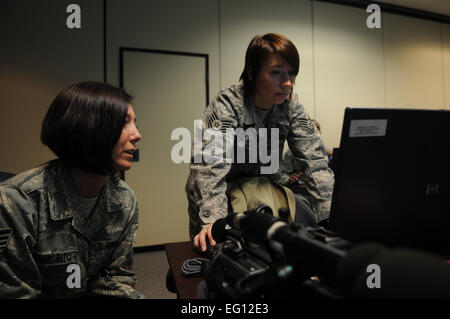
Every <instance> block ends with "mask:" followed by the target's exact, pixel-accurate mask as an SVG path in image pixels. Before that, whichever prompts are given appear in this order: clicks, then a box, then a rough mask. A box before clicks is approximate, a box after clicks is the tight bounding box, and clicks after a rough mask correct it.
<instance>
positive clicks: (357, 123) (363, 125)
mask: <svg viewBox="0 0 450 319" xmlns="http://www.w3.org/2000/svg"><path fill="white" fill-rule="evenodd" d="M386 127H387V120H383V119H380V120H352V121H351V122H350V137H368V136H385V135H386Z"/></svg>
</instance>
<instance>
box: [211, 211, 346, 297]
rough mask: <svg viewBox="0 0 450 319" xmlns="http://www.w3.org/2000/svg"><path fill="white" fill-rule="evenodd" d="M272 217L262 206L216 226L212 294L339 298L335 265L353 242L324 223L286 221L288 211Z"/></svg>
mask: <svg viewBox="0 0 450 319" xmlns="http://www.w3.org/2000/svg"><path fill="white" fill-rule="evenodd" d="M279 215H280V217H275V216H273V213H272V210H271V209H270V207H268V206H265V205H258V206H257V207H255V208H254V209H252V210H249V211H247V212H245V213H243V214H231V215H228V216H227V217H226V218H225V219H222V220H219V221H218V222H216V224H214V226H213V237H214V238H215V239H216V241H217V242H218V243H217V244H216V246H214V247H210V248H211V249H210V253H209V257H210V260H211V262H210V263H209V264H208V265H207V266H206V267H205V268H204V272H203V275H204V278H205V280H206V283H207V286H208V290H209V292H210V295H211V297H212V298H231V299H243V298H269V299H270V298H297V297H311V296H319V297H323V298H340V297H341V294H340V293H339V291H337V290H336V289H335V288H334V286H336V285H335V283H334V282H333V281H334V272H335V267H336V264H337V263H338V262H339V261H340V260H341V259H342V258H343V257H344V256H345V254H346V252H345V251H346V250H347V249H348V248H349V247H350V243H348V242H347V241H345V240H344V239H342V238H340V237H339V236H337V235H336V234H334V233H332V232H330V231H328V230H326V229H324V228H323V227H316V228H310V227H302V226H301V225H299V224H295V223H290V222H288V217H287V216H289V211H287V212H286V211H280V214H279Z"/></svg>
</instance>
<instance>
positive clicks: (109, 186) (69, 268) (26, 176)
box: [0, 160, 141, 298]
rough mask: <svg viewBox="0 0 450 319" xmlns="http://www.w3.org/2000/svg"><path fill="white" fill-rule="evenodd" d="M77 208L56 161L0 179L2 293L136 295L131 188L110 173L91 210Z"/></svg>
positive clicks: (135, 219) (135, 210) (70, 183)
mask: <svg viewBox="0 0 450 319" xmlns="http://www.w3.org/2000/svg"><path fill="white" fill-rule="evenodd" d="M78 207H79V205H78V203H77V196H76V192H75V190H74V183H73V180H72V177H71V174H70V170H69V168H68V167H66V165H65V164H64V163H63V162H62V161H60V160H55V161H52V162H50V163H47V164H45V165H43V166H40V167H38V168H35V169H32V170H29V171H27V172H24V173H21V174H19V175H16V176H15V177H13V178H11V179H9V180H7V181H6V182H4V183H3V184H2V185H0V298H35V297H38V298H75V297H86V296H92V297H94V296H103V297H122V298H138V297H141V295H140V294H139V293H138V292H137V291H136V290H135V289H134V285H135V282H136V278H135V274H134V273H133V272H132V271H131V264H132V252H133V245H134V242H135V237H136V232H137V227H138V206H137V201H136V199H135V196H134V193H133V191H132V190H131V189H130V187H129V186H128V185H127V184H125V183H124V182H123V181H121V180H119V179H118V178H117V179H116V178H112V177H108V178H107V180H106V183H105V185H104V187H103V188H102V190H101V192H100V194H99V196H98V201H97V203H96V206H95V208H94V210H93V211H92V212H91V214H83V213H80V210H79V209H78ZM77 280H78V281H77ZM77 282H78V283H77Z"/></svg>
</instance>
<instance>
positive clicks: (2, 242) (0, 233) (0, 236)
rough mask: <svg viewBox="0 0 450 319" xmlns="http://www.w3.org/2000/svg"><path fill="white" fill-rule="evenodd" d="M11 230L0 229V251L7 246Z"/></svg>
mask: <svg viewBox="0 0 450 319" xmlns="http://www.w3.org/2000/svg"><path fill="white" fill-rule="evenodd" d="M11 234H12V229H11V228H1V229H0V250H2V249H3V248H5V247H6V246H7V245H8V241H9V237H11Z"/></svg>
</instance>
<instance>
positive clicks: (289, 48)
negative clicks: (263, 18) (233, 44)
mask: <svg viewBox="0 0 450 319" xmlns="http://www.w3.org/2000/svg"><path fill="white" fill-rule="evenodd" d="M271 54H278V55H280V56H281V57H282V58H283V59H284V60H285V61H286V62H287V63H288V64H289V65H290V66H291V67H292V68H293V69H294V71H295V75H297V74H298V70H299V67H300V57H299V54H298V51H297V48H296V47H295V45H294V44H293V43H292V42H291V40H289V39H288V38H286V37H285V36H284V35H281V34H278V33H267V34H265V35H263V36H261V35H257V36H256V37H254V38H253V39H252V41H250V44H249V45H248V48H247V52H246V53H245V66H244V70H243V71H242V74H241V76H240V78H239V79H240V80H241V81H242V82H243V84H244V95H245V99H246V100H248V99H249V98H251V97H253V96H254V95H255V91H256V87H255V82H254V79H255V78H256V77H257V76H258V74H259V72H260V71H261V68H262V66H263V65H264V63H266V61H267V59H268V58H269V56H270V55H271Z"/></svg>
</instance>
